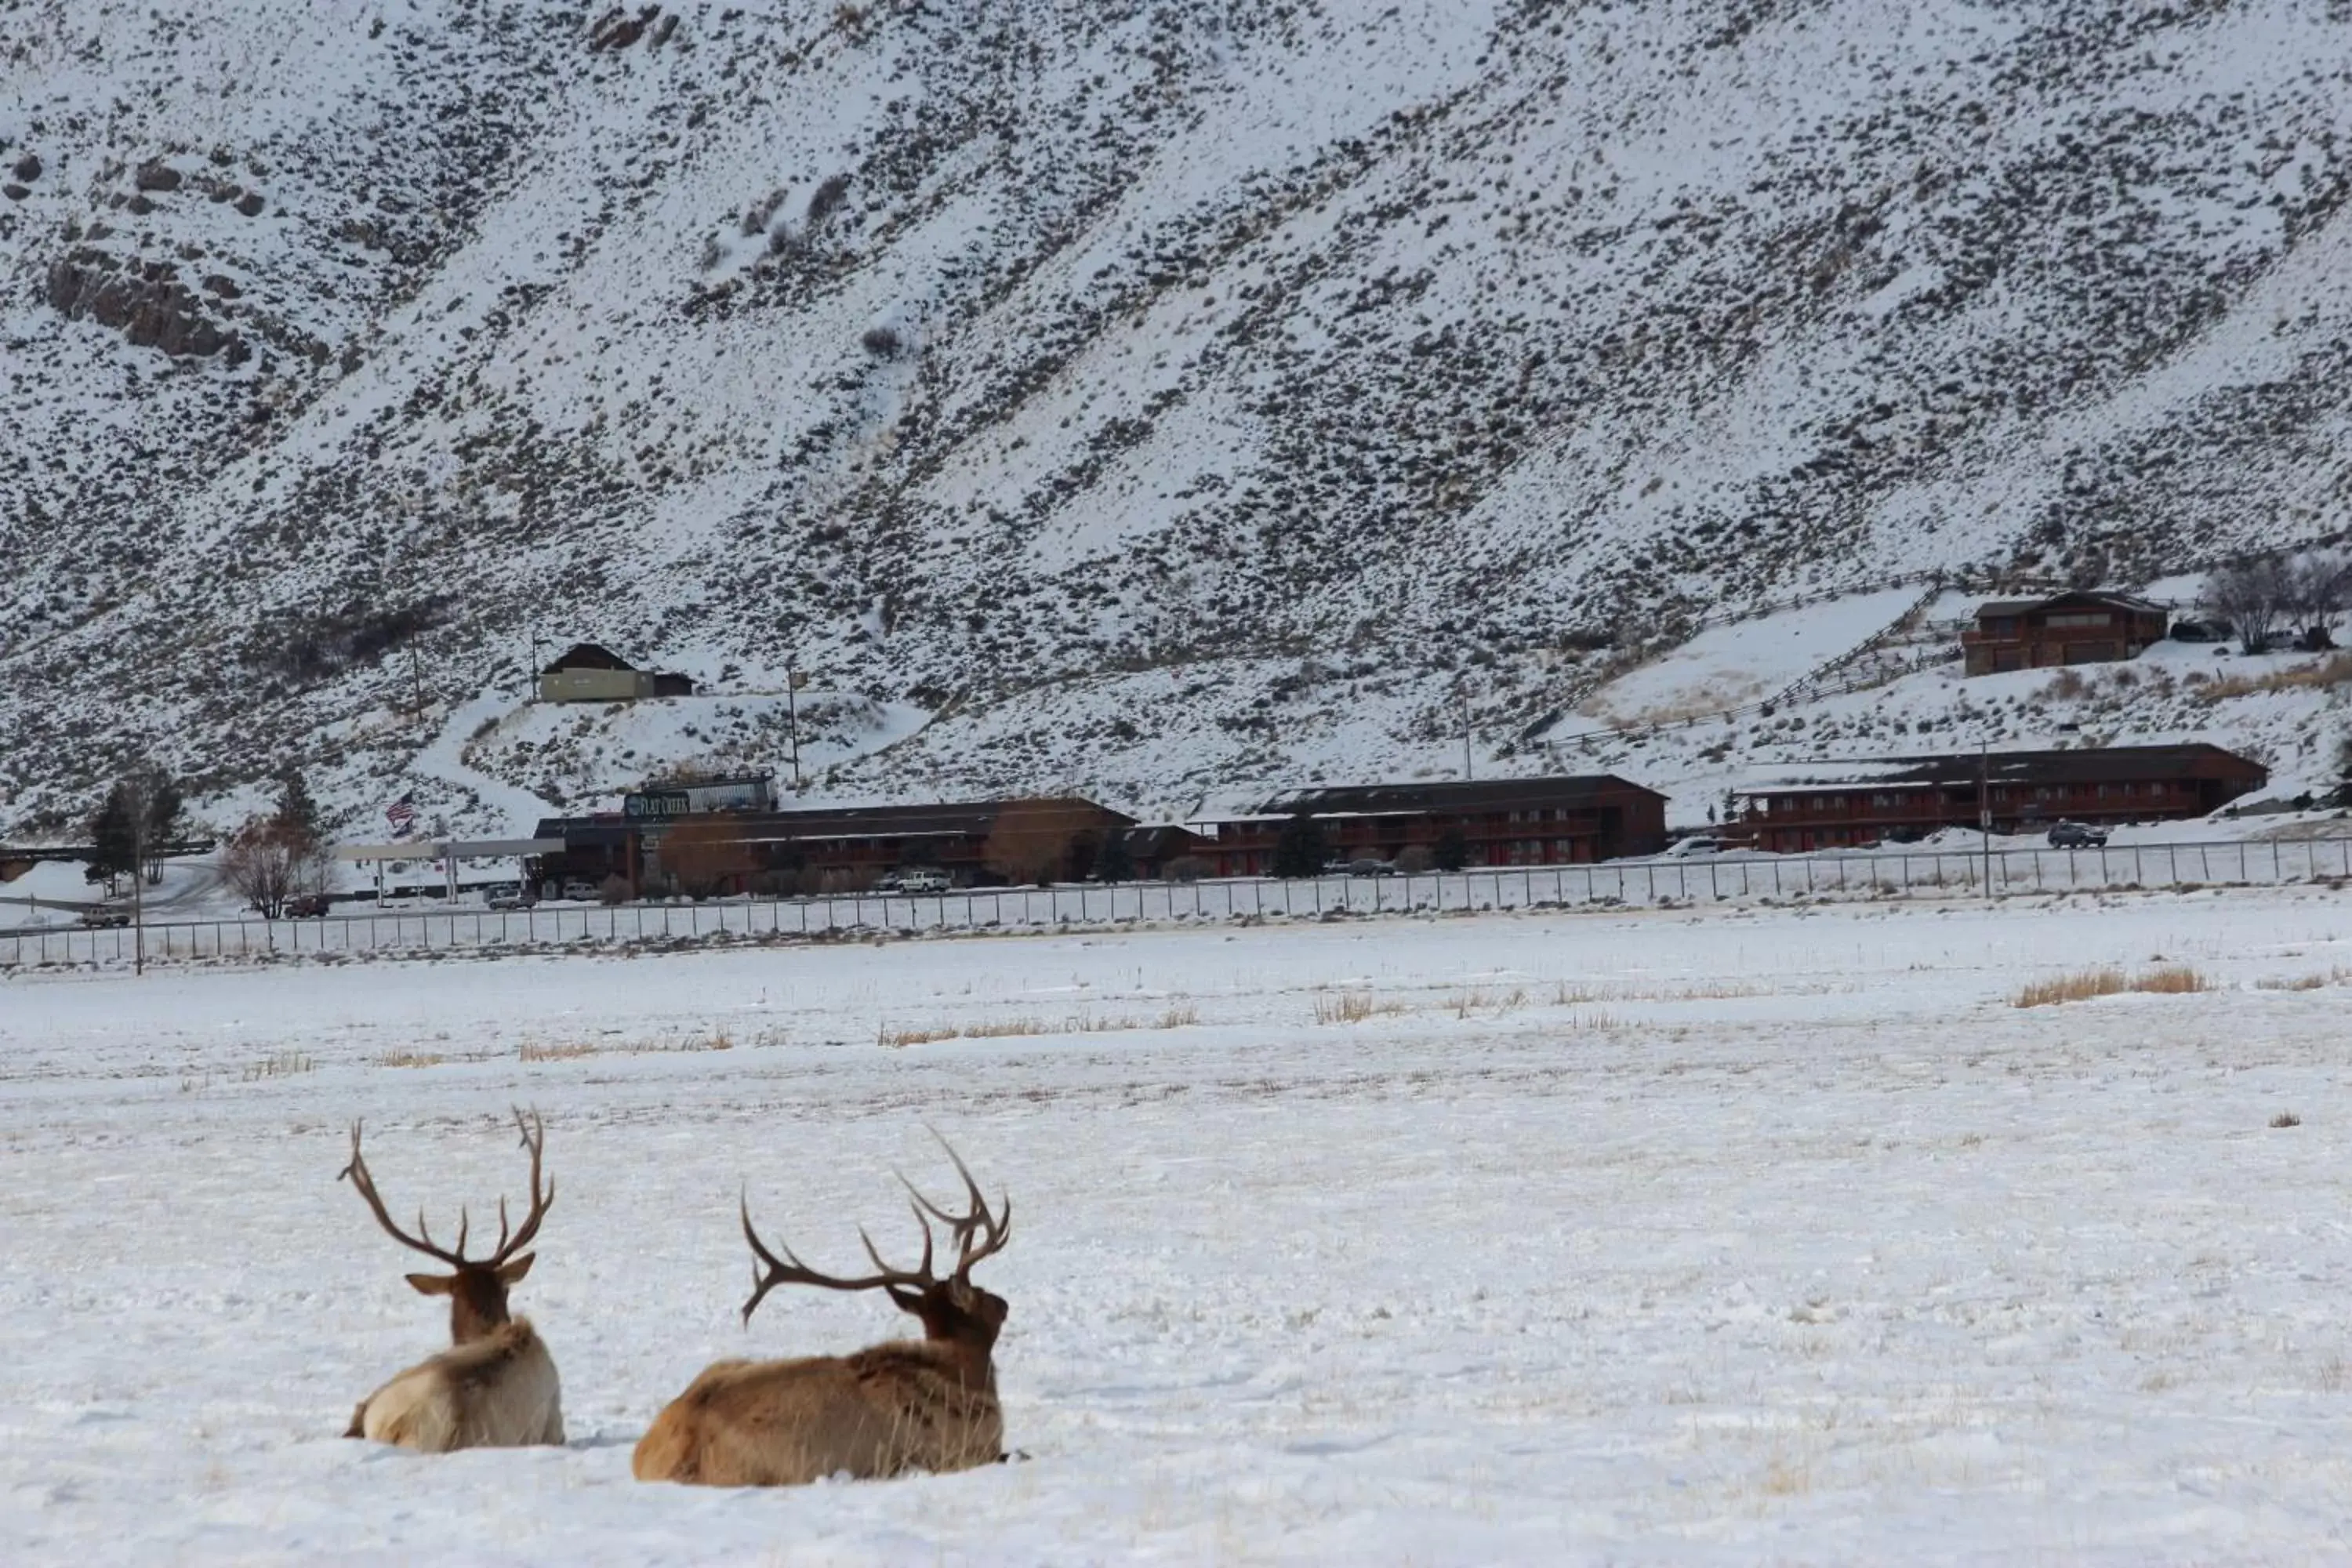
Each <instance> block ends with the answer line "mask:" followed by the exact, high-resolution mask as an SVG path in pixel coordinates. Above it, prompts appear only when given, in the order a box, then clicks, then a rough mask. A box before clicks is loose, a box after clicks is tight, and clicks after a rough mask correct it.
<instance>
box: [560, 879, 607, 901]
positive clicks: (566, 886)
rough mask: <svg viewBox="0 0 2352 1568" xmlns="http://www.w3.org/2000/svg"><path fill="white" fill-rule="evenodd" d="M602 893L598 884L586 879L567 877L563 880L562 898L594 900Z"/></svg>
mask: <svg viewBox="0 0 2352 1568" xmlns="http://www.w3.org/2000/svg"><path fill="white" fill-rule="evenodd" d="M600 891H601V890H600V889H598V888H597V886H596V884H595V883H593V882H592V881H590V880H589V879H587V878H585V877H566V878H565V879H563V889H562V894H561V896H562V897H563V898H567V899H594V898H597V897H598V896H599V895H600Z"/></svg>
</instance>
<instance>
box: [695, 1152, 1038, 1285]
mask: <svg viewBox="0 0 2352 1568" xmlns="http://www.w3.org/2000/svg"><path fill="white" fill-rule="evenodd" d="M931 1136H932V1137H934V1138H939V1137H940V1135H939V1133H938V1132H937V1131H933V1132H932V1134H931ZM940 1148H942V1149H946V1150H947V1152H948V1158H949V1159H950V1160H953V1161H954V1162H955V1167H956V1170H957V1172H958V1173H960V1174H961V1176H962V1177H963V1181H964V1188H965V1190H966V1191H967V1192H969V1193H970V1194H971V1201H972V1207H971V1213H969V1214H961V1215H957V1214H950V1213H949V1212H948V1211H947V1210H945V1209H943V1208H941V1207H940V1205H937V1204H935V1203H933V1202H932V1201H931V1200H930V1199H929V1198H927V1197H925V1196H924V1195H923V1194H921V1192H919V1191H918V1190H917V1188H916V1186H915V1184H913V1183H912V1182H908V1181H907V1178H906V1177H904V1176H900V1177H899V1178H898V1180H899V1181H900V1182H902V1183H905V1184H906V1188H907V1191H908V1194H911V1196H912V1197H913V1199H914V1201H913V1202H912V1203H911V1204H909V1205H908V1208H910V1209H911V1210H912V1211H913V1212H914V1215H915V1223H916V1224H917V1225H919V1226H922V1229H923V1260H922V1262H921V1263H919V1264H918V1265H916V1266H915V1267H914V1268H892V1267H891V1266H890V1265H889V1264H887V1263H885V1262H884V1261H882V1254H881V1252H880V1250H879V1249H878V1248H877V1247H875V1245H874V1238H873V1237H870V1236H868V1235H867V1234H866V1227H865V1226H858V1227H857V1239H858V1240H859V1241H861V1242H863V1243H865V1244H866V1257H868V1258H872V1259H873V1260H874V1268H875V1270H876V1272H874V1273H872V1274H867V1275H863V1276H860V1277H859V1278H856V1279H848V1278H845V1277H843V1276H840V1275H834V1274H820V1273H818V1272H817V1271H816V1270H815V1269H814V1268H810V1267H809V1266H808V1265H807V1264H805V1263H803V1262H802V1261H801V1260H800V1258H799V1257H798V1256H797V1255H795V1254H794V1253H793V1249H792V1248H791V1247H782V1246H780V1247H778V1248H777V1249H776V1250H777V1251H778V1252H781V1253H782V1254H783V1256H782V1258H779V1257H777V1256H776V1253H774V1252H771V1251H769V1250H768V1248H767V1246H766V1244H765V1243H763V1242H762V1241H761V1239H760V1233H759V1232H758V1231H756V1230H754V1229H752V1228H751V1199H750V1197H749V1196H748V1195H747V1196H746V1197H745V1198H744V1199H743V1201H742V1214H743V1239H744V1240H746V1241H748V1242H750V1243H751V1252H752V1255H753V1256H754V1257H755V1258H758V1259H759V1261H760V1263H764V1264H766V1265H767V1268H766V1269H765V1270H764V1271H763V1270H761V1268H759V1267H758V1266H757V1265H754V1266H753V1268H752V1270H751V1284H752V1290H751V1300H748V1301H746V1302H744V1303H743V1321H745V1322H747V1323H748V1322H750V1321H751V1314H752V1312H754V1311H755V1310H758V1308H759V1305H760V1303H761V1301H763V1300H766V1299H767V1295H768V1292H769V1291H771V1290H772V1289H775V1288H776V1287H777V1286H779V1285H814V1286H817V1287H819V1288H820V1289H826V1290H874V1289H881V1290H887V1291H888V1292H889V1293H890V1299H891V1300H893V1301H896V1302H897V1303H898V1305H899V1306H900V1307H902V1308H905V1309H906V1310H909V1311H912V1310H914V1309H915V1307H916V1306H917V1304H918V1303H919V1301H920V1300H921V1298H922V1297H923V1296H924V1295H925V1294H926V1293H927V1292H929V1291H932V1290H936V1289H939V1288H940V1284H941V1283H943V1281H941V1280H940V1278H939V1277H938V1276H937V1275H935V1274H933V1273H932V1272H931V1258H932V1242H933V1237H932V1235H931V1220H930V1217H927V1215H928V1216H933V1217H937V1218H938V1219H940V1220H942V1221H944V1222H946V1224H947V1226H948V1228H949V1234H950V1236H951V1237H953V1238H954V1240H955V1243H956V1250H957V1254H958V1256H957V1259H956V1266H955V1270H954V1272H953V1273H951V1274H950V1275H949V1276H948V1278H949V1279H952V1280H954V1281H956V1282H957V1283H959V1284H963V1285H969V1284H971V1266H972V1265H973V1264H975V1263H977V1262H979V1261H980V1260H981V1259H982V1258H986V1257H988V1256H990V1255H991V1254H992V1253H994V1252H996V1251H997V1250H998V1249H1000V1248H1001V1247H1003V1245H1004V1244H1005V1242H1006V1241H1008V1240H1010V1239H1011V1237H1012V1234H1013V1231H1012V1225H1013V1200H1012V1199H1011V1198H1009V1197H1008V1198H1006V1199H1005V1200H1004V1208H1003V1213H1002V1214H1001V1215H992V1214H991V1213H990V1212H989V1209H988V1200H987V1199H985V1198H983V1197H982V1196H981V1193H980V1184H979V1183H977V1182H975V1181H973V1180H972V1176H971V1171H969V1170H967V1169H965V1167H964V1163H963V1160H962V1158H961V1156H960V1155H958V1154H957V1153H956V1152H955V1150H954V1149H952V1148H950V1147H949V1145H948V1141H947V1140H946V1139H944V1138H940ZM974 1237H985V1240H984V1241H982V1244H981V1245H980V1246H979V1247H974V1246H973V1238H974Z"/></svg>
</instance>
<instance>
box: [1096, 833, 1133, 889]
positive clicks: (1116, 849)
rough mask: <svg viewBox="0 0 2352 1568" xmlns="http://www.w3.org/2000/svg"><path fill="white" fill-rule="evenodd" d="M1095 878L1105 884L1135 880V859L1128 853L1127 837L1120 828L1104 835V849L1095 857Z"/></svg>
mask: <svg viewBox="0 0 2352 1568" xmlns="http://www.w3.org/2000/svg"><path fill="white" fill-rule="evenodd" d="M1095 877H1096V879H1097V880H1099V881H1105V882H1131V881H1133V880H1134V879H1135V857H1134V856H1133V855H1131V854H1129V852H1128V847H1127V835H1126V834H1125V833H1124V832H1122V831H1121V830H1119V829H1118V828H1116V827H1114V828H1112V829H1111V830H1110V831H1109V832H1108V833H1106V834H1104V835H1103V842H1102V849H1101V850H1100V852H1099V853H1097V855H1096V856H1095Z"/></svg>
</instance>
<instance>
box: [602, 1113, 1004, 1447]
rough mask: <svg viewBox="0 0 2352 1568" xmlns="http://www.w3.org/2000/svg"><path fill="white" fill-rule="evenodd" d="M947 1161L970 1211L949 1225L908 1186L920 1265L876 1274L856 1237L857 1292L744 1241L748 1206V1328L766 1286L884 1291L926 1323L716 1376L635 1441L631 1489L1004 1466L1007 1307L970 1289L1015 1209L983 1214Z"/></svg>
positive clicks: (966, 1175)
mask: <svg viewBox="0 0 2352 1568" xmlns="http://www.w3.org/2000/svg"><path fill="white" fill-rule="evenodd" d="M941 1144H942V1146H944V1145H945V1140H941ZM948 1158H950V1160H954V1161H955V1167H956V1171H957V1173H959V1174H961V1176H962V1177H963V1182H964V1191H965V1193H966V1194H967V1195H968V1197H969V1198H970V1201H971V1207H970V1208H969V1209H968V1210H967V1211H966V1212H964V1213H962V1214H960V1215H958V1214H950V1213H949V1212H948V1211H947V1210H945V1209H943V1208H941V1207H940V1205H937V1204H934V1203H932V1202H931V1201H930V1200H929V1198H927V1197H925V1196H923V1194H921V1193H919V1192H916V1191H915V1189H914V1187H913V1186H912V1185H911V1184H909V1185H908V1189H907V1190H908V1192H909V1193H910V1194H913V1196H914V1209H915V1219H916V1221H917V1223H918V1224H919V1225H921V1226H922V1227H923V1260H922V1262H921V1263H920V1264H919V1265H917V1266H916V1267H915V1268H911V1269H908V1268H891V1267H890V1266H889V1265H888V1264H887V1263H885V1262H883V1261H882V1258H881V1255H880V1254H879V1253H878V1252H877V1251H876V1250H875V1247H874V1243H873V1241H872V1239H871V1238H869V1237H866V1233H865V1232H864V1231H863V1230H860V1231H859V1232H858V1233H857V1234H858V1238H859V1239H860V1240H862V1241H864V1242H865V1243H866V1257H868V1258H871V1259H873V1262H874V1268H875V1272H874V1273H872V1274H868V1275H865V1276H862V1277H860V1278H856V1279H841V1278H836V1277H835V1276H833V1275H827V1274H820V1273H818V1272H817V1271H816V1270H814V1269H813V1268H809V1267H808V1266H807V1265H806V1264H804V1263H803V1262H802V1261H801V1260H800V1259H799V1258H796V1257H794V1256H793V1249H792V1248H791V1247H780V1248H778V1251H781V1252H782V1257H781V1258H779V1257H778V1256H777V1255H776V1253H775V1252H771V1251H770V1250H769V1249H768V1247H767V1246H766V1245H765V1244H764V1243H762V1242H761V1239H760V1234H759V1232H758V1231H756V1230H753V1229H752V1228H751V1206H750V1205H749V1203H748V1202H747V1203H746V1204H745V1205H744V1208H743V1236H744V1238H745V1239H746V1240H747V1241H749V1242H750V1243H751V1252H752V1255H753V1256H754V1257H755V1258H757V1259H758V1260H759V1261H758V1264H756V1265H755V1266H754V1269H753V1279H754V1281H755V1288H754V1289H753V1290H752V1292H751V1300H749V1301H747V1302H745V1303H744V1306H743V1320H744V1321H745V1322H747V1323H748V1322H749V1321H751V1313H752V1312H753V1311H754V1310H757V1308H758V1307H759V1305H760V1302H761V1300H763V1299H764V1298H765V1297H766V1296H767V1294H768V1292H769V1291H770V1290H772V1289H774V1288H775V1287H777V1286H779V1285H815V1286H819V1287H822V1288H823V1289H827V1290H882V1291H885V1292H887V1294H888V1295H889V1298H890V1300H892V1301H893V1302H895V1303H896V1304H897V1305H898V1309H899V1310H901V1311H904V1312H910V1313H912V1314H914V1316H915V1317H917V1318H919V1319H920V1320H921V1321H922V1324H923V1337H922V1338H921V1339H920V1340H898V1341H892V1342H888V1343H885V1344H878V1345H874V1346H870V1347H869V1348H867V1349H866V1350H862V1351H859V1352H857V1353H856V1354H855V1355H847V1356H806V1357H803V1358H800V1359H797V1360H793V1361H722V1362H718V1363H714V1364H712V1365H711V1366H709V1367H708V1368H706V1369H704V1371H703V1373H702V1375H701V1376H700V1377H698V1378H696V1379H695V1380H694V1383H693V1385H692V1386H690V1387H689V1388H688V1389H687V1391H686V1392H685V1393H684V1394H679V1395H678V1396H677V1398H676V1399H675V1400H672V1401H671V1402H670V1404H669V1406H668V1407H667V1409H665V1410H664V1411H663V1412H662V1413H661V1415H659V1416H658V1417H656V1420H655V1421H654V1424H653V1426H651V1427H650V1428H648V1429H647V1431H646V1435H645V1436H644V1437H643V1438H642V1439H641V1440H640V1441H639V1442H638V1444H637V1449H636V1454H635V1458H634V1459H633V1461H632V1467H631V1468H633V1469H634V1470H635V1472H636V1477H637V1479H639V1480H641V1481H688V1482H698V1483H700V1484H702V1485H705V1486H719V1487H741V1486H798V1485H801V1484H803V1483H804V1482H808V1481H814V1480H818V1479H823V1478H824V1477H826V1476H831V1475H837V1474H847V1475H851V1476H856V1477H859V1478H874V1477H882V1476H895V1475H898V1474H900V1473H902V1472H905V1471H908V1470H931V1471H943V1470H961V1469H968V1468H971V1467H973V1466H975V1465H985V1464H992V1463H994V1462H995V1461H996V1460H998V1459H1000V1458H1003V1447H1004V1418H1003V1413H1002V1412H1001V1411H1000V1410H999V1409H998V1406H997V1403H996V1368H995V1365H994V1363H993V1362H992V1359H991V1358H992V1354H993V1352H994V1351H995V1347H996V1335H997V1331H999V1330H1001V1329H1002V1328H1003V1326H1004V1315H1005V1304H1004V1299H1003V1297H1002V1296H996V1295H992V1294H991V1293H989V1292H988V1291H986V1290H983V1289H981V1288H980V1287H979V1286H977V1285H974V1284H973V1283H972V1282H971V1268H972V1265H973V1264H975V1263H978V1262H979V1261H980V1260H981V1259H982V1258H987V1257H990V1256H992V1254H994V1253H995V1252H997V1251H998V1250H1000V1249H1001V1248H1002V1247H1003V1246H1004V1244H1005V1242H1006V1241H1007V1240H1008V1239H1010V1238H1011V1237H1012V1234H1013V1204H1012V1200H1010V1199H1009V1198H1008V1199H1005V1200H1004V1201H1003V1207H1002V1208H1001V1209H1000V1210H999V1211H998V1212H996V1213H993V1214H992V1213H991V1212H990V1211H989V1207H988V1200H987V1199H986V1198H984V1197H982V1195H981V1191H980V1184H978V1183H977V1182H975V1181H973V1180H972V1178H971V1172H970V1171H968V1170H966V1169H965V1168H964V1163H963V1161H962V1160H961V1159H958V1158H957V1156H956V1152H955V1151H954V1150H953V1149H949V1150H948ZM902 1180H903V1178H902ZM933 1219H938V1220H940V1221H942V1222H943V1223H945V1224H946V1226H947V1227H948V1231H949V1236H950V1240H951V1241H952V1243H953V1245H954V1246H955V1248H956V1263H955V1268H954V1271H953V1272H952V1273H950V1274H949V1276H948V1277H947V1278H946V1279H939V1278H938V1277H936V1276H935V1275H934V1274H933V1273H932V1272H931V1256H932V1253H931V1247H932V1234H931V1224H930V1222H931V1220H933Z"/></svg>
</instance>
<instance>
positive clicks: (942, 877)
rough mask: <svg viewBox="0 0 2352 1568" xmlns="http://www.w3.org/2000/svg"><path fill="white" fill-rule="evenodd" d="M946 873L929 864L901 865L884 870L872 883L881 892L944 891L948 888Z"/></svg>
mask: <svg viewBox="0 0 2352 1568" xmlns="http://www.w3.org/2000/svg"><path fill="white" fill-rule="evenodd" d="M948 886H949V883H948V874H947V873H946V872H945V871H940V870H936V869H934V868H931V867H929V866H902V867H900V868H898V870H896V871H885V872H883V873H882V877H881V879H880V880H879V881H877V882H876V883H875V884H874V889H875V891H877V892H881V893H944V892H946V891H947V890H948Z"/></svg>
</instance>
